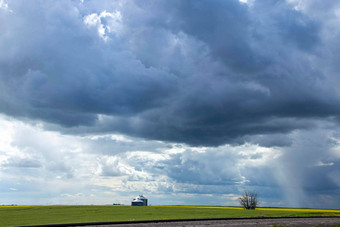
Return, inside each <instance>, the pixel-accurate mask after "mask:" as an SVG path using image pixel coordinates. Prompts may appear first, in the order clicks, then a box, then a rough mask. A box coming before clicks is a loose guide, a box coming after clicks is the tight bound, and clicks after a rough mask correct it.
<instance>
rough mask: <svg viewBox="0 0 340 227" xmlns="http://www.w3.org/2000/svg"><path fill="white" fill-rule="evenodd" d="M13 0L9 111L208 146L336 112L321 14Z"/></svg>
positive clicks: (219, 4)
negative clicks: (28, 2)
mask: <svg viewBox="0 0 340 227" xmlns="http://www.w3.org/2000/svg"><path fill="white" fill-rule="evenodd" d="M22 3H23V2H21V1H11V2H9V3H8V8H7V9H5V8H3V9H1V11H0V19H1V21H2V23H1V25H0V26H1V30H2V31H3V32H2V35H1V36H0V50H1V54H0V88H1V96H0V111H1V112H2V113H5V114H7V115H11V116H16V117H25V118H30V119H38V120H42V121H45V122H50V123H54V124H57V125H61V126H62V127H68V128H69V130H68V132H69V133H71V132H76V131H77V132H78V133H83V132H85V133H88V132H108V131H111V132H118V133H125V134H128V135H132V136H138V137H142V138H147V139H156V140H165V141H175V142H184V143H188V144H192V145H208V146H216V145H221V144H225V143H233V142H236V141H238V142H241V141H244V140H243V139H242V138H246V137H248V136H252V135H265V134H272V133H279V134H280V133H281V134H284V133H287V132H290V131H291V130H293V129H297V128H305V127H312V126H311V125H309V123H310V121H309V120H310V119H320V118H328V117H337V116H339V113H340V109H339V108H340V106H339V103H340V102H339V101H340V100H339V94H338V93H337V91H336V84H338V82H337V83H333V81H334V80H335V81H338V79H336V78H337V76H334V75H337V74H338V70H337V69H336V68H335V67H333V66H330V65H329V64H326V63H324V59H325V58H327V59H329V60H330V61H331V60H332V59H335V57H336V54H335V52H334V55H333V54H330V53H332V51H333V46H334V45H335V43H334V42H332V39H331V38H330V37H329V36H324V34H329V33H330V31H328V30H327V29H329V27H328V23H327V21H324V20H322V18H321V17H317V16H315V15H318V14H316V13H315V12H313V14H311V15H309V14H308V12H309V11H308V10H296V9H294V5H293V4H289V3H287V2H285V1H274V0H266V1H253V2H252V3H251V4H250V5H247V4H243V3H240V2H239V1H237V0H233V1H220V0H214V1H209V2H205V1H146V2H144V3H143V4H141V3H139V2H138V1H137V2H133V1H131V2H123V1H114V2H111V1H103V2H101V4H98V5H96V6H94V2H92V1H85V2H84V3H82V2H80V1H79V2H78V1H58V2H57V3H56V2H55V1H34V2H32V3H30V4H22ZM313 4H317V3H310V4H306V7H307V6H308V7H310V8H311V9H312V10H313V11H315V9H314V8H312V6H313ZM323 7H324V8H325V9H326V10H329V11H331V10H332V8H331V7H333V6H332V5H329V4H324V5H323ZM308 9H309V8H308ZM320 14H321V13H320ZM335 34H338V32H336V33H335ZM327 50H329V51H330V53H327ZM330 73H331V74H330ZM101 116H105V117H106V118H105V119H106V121H105V122H103V121H102V118H101ZM108 119H109V120H108ZM308 119H309V120H308ZM81 129H83V130H81ZM62 130H63V131H65V130H66V129H62Z"/></svg>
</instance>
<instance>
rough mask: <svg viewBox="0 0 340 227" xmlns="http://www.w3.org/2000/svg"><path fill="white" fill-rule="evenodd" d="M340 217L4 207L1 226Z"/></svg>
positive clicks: (201, 209) (268, 211) (232, 210)
mask: <svg viewBox="0 0 340 227" xmlns="http://www.w3.org/2000/svg"><path fill="white" fill-rule="evenodd" d="M273 216H275V217H283V216H340V210H317V209H287V208H258V209H256V210H244V209H241V208H238V207H205V206H148V207H131V206H112V205H105V206H97V205H88V206H59V205H56V206H0V226H18V225H43V224H57V223H80V222H113V221H132V220H165V219H187V218H188V219H191V218H222V217H230V218H231V217H233V218H234V217H273Z"/></svg>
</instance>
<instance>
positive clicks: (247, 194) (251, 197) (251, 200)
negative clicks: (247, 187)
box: [238, 191, 259, 210]
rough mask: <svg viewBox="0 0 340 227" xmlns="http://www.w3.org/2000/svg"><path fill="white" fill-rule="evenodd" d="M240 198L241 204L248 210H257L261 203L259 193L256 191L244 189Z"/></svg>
mask: <svg viewBox="0 0 340 227" xmlns="http://www.w3.org/2000/svg"><path fill="white" fill-rule="evenodd" d="M238 199H239V202H240V204H241V206H243V207H244V208H245V209H247V210H250V209H251V210H255V208H256V207H257V205H258V203H259V201H258V199H257V193H256V192H254V191H244V192H243V194H242V195H241V196H240V197H239V198H238Z"/></svg>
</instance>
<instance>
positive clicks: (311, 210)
mask: <svg viewBox="0 0 340 227" xmlns="http://www.w3.org/2000/svg"><path fill="white" fill-rule="evenodd" d="M158 207H184V208H205V209H227V210H243V209H244V208H242V207H223V206H221V207H220V206H216V207H215V206H158ZM256 210H273V211H296V212H332V213H340V210H331V209H308V208H266V207H263V208H262V207H258V208H256Z"/></svg>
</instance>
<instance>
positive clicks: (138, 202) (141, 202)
mask: <svg viewBox="0 0 340 227" xmlns="http://www.w3.org/2000/svg"><path fill="white" fill-rule="evenodd" d="M147 205H148V199H147V198H145V197H144V196H143V195H139V196H137V197H136V198H134V199H133V200H132V202H131V206H147Z"/></svg>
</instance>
